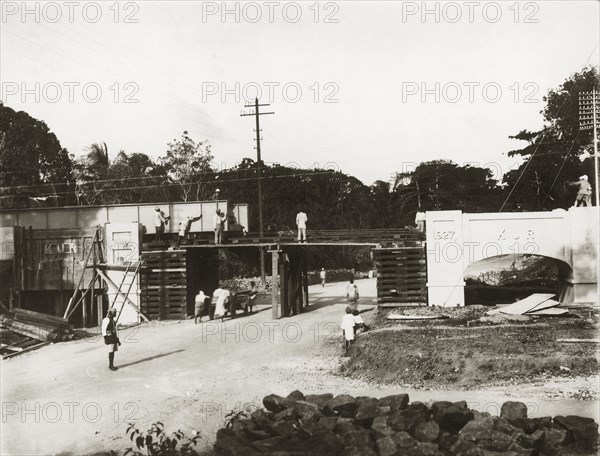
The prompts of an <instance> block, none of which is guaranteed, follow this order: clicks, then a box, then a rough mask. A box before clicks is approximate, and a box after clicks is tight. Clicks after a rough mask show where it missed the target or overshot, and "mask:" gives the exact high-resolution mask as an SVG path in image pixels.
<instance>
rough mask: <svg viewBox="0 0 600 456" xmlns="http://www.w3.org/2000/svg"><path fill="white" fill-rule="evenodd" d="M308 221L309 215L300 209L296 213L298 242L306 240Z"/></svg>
mask: <svg viewBox="0 0 600 456" xmlns="http://www.w3.org/2000/svg"><path fill="white" fill-rule="evenodd" d="M306 222H308V216H307V215H306V214H305V213H304V212H303V211H302V209H300V211H299V212H298V213H297V214H296V225H297V226H298V242H306Z"/></svg>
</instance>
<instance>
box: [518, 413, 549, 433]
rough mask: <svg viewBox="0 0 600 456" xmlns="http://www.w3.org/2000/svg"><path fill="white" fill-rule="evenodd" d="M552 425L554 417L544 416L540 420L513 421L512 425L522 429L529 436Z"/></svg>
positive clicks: (519, 419) (520, 419)
mask: <svg viewBox="0 0 600 456" xmlns="http://www.w3.org/2000/svg"><path fill="white" fill-rule="evenodd" d="M551 423H552V417H550V416H543V417H540V418H518V419H516V420H511V421H510V424H512V425H513V426H515V427H518V428H519V429H522V430H523V431H524V432H526V433H527V434H533V433H534V432H535V431H537V430H538V429H545V428H547V427H549V426H550V424H551Z"/></svg>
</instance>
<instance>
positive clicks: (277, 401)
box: [263, 394, 289, 413]
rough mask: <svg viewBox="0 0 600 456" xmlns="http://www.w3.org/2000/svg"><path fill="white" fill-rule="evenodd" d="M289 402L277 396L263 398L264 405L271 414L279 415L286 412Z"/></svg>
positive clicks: (270, 395) (271, 395)
mask: <svg viewBox="0 0 600 456" xmlns="http://www.w3.org/2000/svg"><path fill="white" fill-rule="evenodd" d="M288 402H289V401H288V400H287V399H286V398H284V397H281V396H278V395H277V394H269V395H268V396H265V397H264V398H263V405H264V406H265V408H266V409H267V410H268V411H269V412H273V413H279V412H281V411H283V410H285V408H286V406H287V403H288Z"/></svg>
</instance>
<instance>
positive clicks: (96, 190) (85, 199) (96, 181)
mask: <svg viewBox="0 0 600 456" xmlns="http://www.w3.org/2000/svg"><path fill="white" fill-rule="evenodd" d="M109 167H110V158H109V156H108V147H107V146H106V143H101V144H98V143H94V144H92V145H90V146H89V147H88V148H87V154H86V155H84V156H83V157H81V158H79V159H78V160H76V161H75V164H74V166H73V175H74V176H75V194H76V196H77V202H78V204H101V203H102V196H103V193H104V191H105V190H106V189H107V188H108V187H109V184H108V182H107V180H108V171H109Z"/></svg>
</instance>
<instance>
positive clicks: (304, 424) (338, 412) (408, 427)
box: [214, 391, 599, 456]
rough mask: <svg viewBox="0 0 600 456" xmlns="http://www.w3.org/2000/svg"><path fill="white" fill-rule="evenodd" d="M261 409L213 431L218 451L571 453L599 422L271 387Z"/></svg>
mask: <svg viewBox="0 0 600 456" xmlns="http://www.w3.org/2000/svg"><path fill="white" fill-rule="evenodd" d="M263 405H264V407H265V409H266V410H263V409H259V410H255V411H254V412H253V413H252V414H251V416H249V417H245V418H237V419H233V420H231V421H230V422H229V423H228V425H227V426H226V427H225V428H223V429H220V430H219V431H218V432H217V439H216V443H215V445H214V449H215V452H216V454H217V455H223V456H225V455H226V456H242V455H243V456H252V455H260V454H264V453H268V454H272V455H275V454H277V455H281V456H284V455H286V456H295V455H297V456H300V455H315V456H317V455H325V454H326V455H356V456H358V455H367V456H368V455H372V456H377V455H381V456H396V455H397V456H400V455H415V456H416V455H419V456H425V455H431V456H436V455H439V456H443V455H459V454H460V455H478V456H487V455H500V454H506V455H509V454H510V455H535V454H548V455H559V454H561V455H571V454H572V455H575V454H596V451H597V449H598V446H599V434H598V423H596V422H595V421H594V420H593V419H591V418H584V417H579V416H556V417H554V418H551V417H536V418H528V417H527V406H526V405H525V404H523V403H521V402H505V403H504V404H503V405H502V408H501V414H500V416H499V417H498V416H491V415H490V414H488V413H480V412H477V411H475V410H471V409H469V408H468V406H467V403H466V402H465V401H460V402H446V401H441V402H433V403H432V404H431V405H426V404H424V403H422V402H412V403H411V402H409V397H408V395H407V394H397V395H393V396H387V397H384V398H381V399H376V398H373V397H367V396H359V397H353V396H350V395H347V394H340V395H337V396H333V394H319V395H304V394H303V393H302V392H300V391H294V392H292V393H291V394H289V395H288V396H287V397H282V396H278V395H276V394H270V395H268V396H266V397H265V398H264V399H263Z"/></svg>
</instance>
